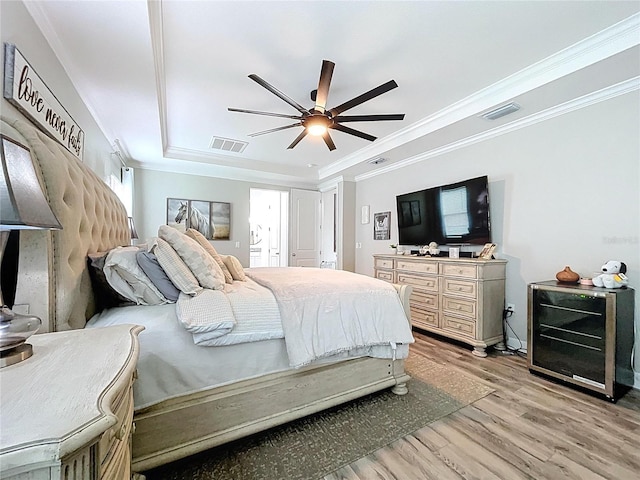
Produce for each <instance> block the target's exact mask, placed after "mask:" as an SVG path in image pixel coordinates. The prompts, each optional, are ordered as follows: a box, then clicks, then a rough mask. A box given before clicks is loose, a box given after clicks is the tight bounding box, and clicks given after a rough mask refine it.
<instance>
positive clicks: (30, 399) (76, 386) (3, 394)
mask: <svg viewBox="0 0 640 480" xmlns="http://www.w3.org/2000/svg"><path fill="white" fill-rule="evenodd" d="M143 328H144V327H140V326H135V325H118V326H113V327H106V328H91V329H84V330H70V331H65V332H57V333H45V334H41V335H34V336H33V337H31V338H30V339H29V343H31V344H32V345H33V356H32V357H31V358H29V359H27V360H25V361H23V362H21V363H18V364H16V365H12V366H10V367H5V368H3V369H2V370H0V399H1V404H0V405H1V408H2V415H1V417H0V478H2V479H6V480H9V479H12V480H23V479H25V480H26V479H29V480H40V479H47V480H52V479H56V480H58V479H64V480H124V479H130V478H131V473H132V472H131V435H132V428H133V388H132V387H133V381H134V377H135V369H136V362H137V360H138V351H139V350H138V334H139V333H140V331H142V330H143Z"/></svg>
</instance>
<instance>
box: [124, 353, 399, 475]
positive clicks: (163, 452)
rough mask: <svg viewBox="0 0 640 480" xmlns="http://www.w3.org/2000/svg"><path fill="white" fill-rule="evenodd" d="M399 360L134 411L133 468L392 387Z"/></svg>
mask: <svg viewBox="0 0 640 480" xmlns="http://www.w3.org/2000/svg"><path fill="white" fill-rule="evenodd" d="M408 380H409V376H408V375H407V374H406V373H405V372H404V361H403V360H389V359H379V358H369V357H364V358H357V359H353V360H348V361H343V362H338V363H333V364H329V365H322V366H316V367H306V368H302V369H299V370H293V371H287V372H281V373H276V374H271V375H267V376H264V377H259V378H255V379H249V380H245V381H241V382H237V383H234V384H231V385H226V386H223V387H217V388H213V389H210V390H208V391H205V392H198V393H196V394H192V395H189V396H187V397H181V398H178V399H173V400H168V401H165V402H163V403H160V404H158V405H154V406H152V407H149V408H145V409H142V410H140V411H138V412H136V414H135V417H134V422H135V425H136V429H135V433H134V435H133V469H134V470H135V471H137V472H142V471H145V470H148V469H150V468H153V467H157V466H159V465H163V464H165V463H168V462H172V461H175V460H178V459H180V458H183V457H186V456H188V455H192V454H194V453H197V452H201V451H203V450H206V449H209V448H212V447H215V446H218V445H221V444H224V443H227V442H230V441H232V440H236V439H239V438H242V437H245V436H247V435H251V434H254V433H257V432H260V431H263V430H266V429H268V428H271V427H274V426H277V425H281V424H283V423H286V422H290V421H292V420H295V419H298V418H302V417H304V416H306V415H310V414H312V413H316V412H319V411H321V410H325V409H327V408H330V407H333V406H336V405H339V404H341V403H344V402H348V401H350V400H354V399H356V398H359V397H362V396H364V395H368V394H370V393H373V392H376V391H379V390H383V389H385V388H388V387H392V386H399V388H400V390H402V389H403V388H404V389H406V382H407V381H408Z"/></svg>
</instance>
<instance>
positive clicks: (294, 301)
mask: <svg viewBox="0 0 640 480" xmlns="http://www.w3.org/2000/svg"><path fill="white" fill-rule="evenodd" d="M246 274H247V275H248V276H249V277H250V278H252V279H253V280H255V281H256V282H257V283H259V284H260V285H263V286H265V287H267V288H269V289H270V290H271V292H273V294H274V296H275V298H276V300H277V302H278V306H279V307H280V316H281V319H282V327H283V330H284V337H285V342H286V345H287V353H288V355H289V363H290V364H291V366H293V367H300V366H304V365H307V364H309V363H311V362H313V361H314V360H317V359H320V358H325V357H328V356H331V355H335V354H337V353H341V352H362V351H363V349H365V348H368V347H375V346H381V345H391V346H392V348H393V349H394V350H395V346H396V345H397V344H409V343H413V341H414V340H413V336H412V334H411V327H410V325H409V322H408V320H407V318H406V315H405V312H404V309H403V307H402V303H401V302H400V297H399V296H398V294H397V292H396V290H395V288H394V287H393V286H392V285H390V284H388V283H386V282H383V281H381V280H378V279H375V278H371V277H367V276H365V275H359V274H356V273H351V272H346V271H343V270H332V269H320V268H302V267H286V268H282V267H280V268H267V267H265V268H250V269H247V270H246Z"/></svg>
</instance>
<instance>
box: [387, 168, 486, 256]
mask: <svg viewBox="0 0 640 480" xmlns="http://www.w3.org/2000/svg"><path fill="white" fill-rule="evenodd" d="M487 183H488V181H487V176H486V175H485V176H482V177H477V178H471V179H469V180H464V181H461V182H456V183H452V184H449V185H441V186H439V187H433V188H427V189H425V190H419V191H417V192H411V193H405V194H402V195H398V196H396V206H397V209H398V243H399V244H400V245H428V244H429V243H430V242H436V243H437V244H438V245H466V244H473V245H484V244H485V243H489V242H491V222H490V219H489V190H488V188H487V187H488V185H487Z"/></svg>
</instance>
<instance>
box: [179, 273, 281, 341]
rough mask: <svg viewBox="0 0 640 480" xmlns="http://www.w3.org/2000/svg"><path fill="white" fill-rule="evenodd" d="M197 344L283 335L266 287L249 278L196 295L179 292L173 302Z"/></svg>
mask: <svg viewBox="0 0 640 480" xmlns="http://www.w3.org/2000/svg"><path fill="white" fill-rule="evenodd" d="M176 308H177V314H178V318H179V319H180V321H181V322H182V323H183V326H184V327H185V328H186V329H187V330H189V331H190V332H191V333H193V340H194V342H195V344H196V345H201V346H208V347H215V346H222V345H233V344H236V343H244V342H258V341H261V340H272V339H275V338H283V337H284V332H283V330H282V322H281V320H280V310H279V309H278V304H277V303H276V299H275V298H274V296H273V294H272V293H271V292H270V291H269V289H267V288H265V287H263V286H260V285H258V284H257V283H256V282H254V281H253V280H251V279H246V281H243V282H233V283H232V284H225V287H224V291H220V290H207V289H205V290H204V291H203V292H202V293H200V294H199V295H197V296H196V297H190V296H189V295H184V294H181V295H180V298H179V299H178V303H177V305H176Z"/></svg>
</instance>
